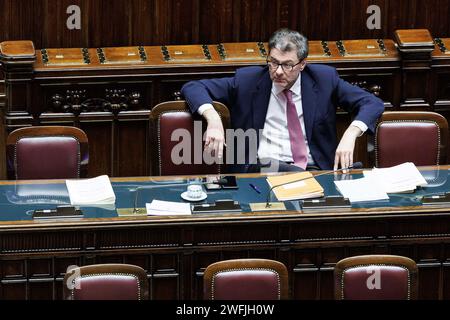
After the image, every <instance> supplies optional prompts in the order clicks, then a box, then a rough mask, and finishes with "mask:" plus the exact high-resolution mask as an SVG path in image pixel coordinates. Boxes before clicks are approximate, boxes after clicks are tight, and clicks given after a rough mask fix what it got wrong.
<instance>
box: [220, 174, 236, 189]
mask: <svg viewBox="0 0 450 320" xmlns="http://www.w3.org/2000/svg"><path fill="white" fill-rule="evenodd" d="M222 178H223V179H225V180H226V183H224V184H222V188H223V189H239V187H238V185H237V181H236V177H235V176H224V177H222Z"/></svg>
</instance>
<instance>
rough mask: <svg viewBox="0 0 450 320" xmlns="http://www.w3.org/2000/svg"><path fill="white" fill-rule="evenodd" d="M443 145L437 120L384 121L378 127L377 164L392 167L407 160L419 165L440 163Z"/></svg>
mask: <svg viewBox="0 0 450 320" xmlns="http://www.w3.org/2000/svg"><path fill="white" fill-rule="evenodd" d="M439 144H440V133H439V127H438V126H437V124H436V123H435V122H432V121H415V122H414V121H400V122H396V121H392V122H390V121H386V122H382V123H380V125H379V126H378V128H377V140H376V162H377V166H378V167H391V166H395V165H398V164H401V163H403V162H413V163H414V164H415V165H416V166H424V165H436V164H439Z"/></svg>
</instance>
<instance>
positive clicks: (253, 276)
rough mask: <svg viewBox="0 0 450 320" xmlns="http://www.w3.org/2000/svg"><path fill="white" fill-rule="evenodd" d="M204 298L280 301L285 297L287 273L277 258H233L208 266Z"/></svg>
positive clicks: (205, 275) (286, 292) (204, 282)
mask: <svg viewBox="0 0 450 320" xmlns="http://www.w3.org/2000/svg"><path fill="white" fill-rule="evenodd" d="M203 293H204V294H203V297H204V299H205V300H280V299H287V296H288V272H287V269H286V266H285V265H284V264H283V263H281V262H278V261H274V260H267V259H235V260H225V261H219V262H216V263H213V264H211V265H209V266H208V267H207V268H206V270H205V273H204V276H203Z"/></svg>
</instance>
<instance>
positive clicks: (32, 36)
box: [0, 0, 450, 48]
mask: <svg viewBox="0 0 450 320" xmlns="http://www.w3.org/2000/svg"><path fill="white" fill-rule="evenodd" d="M372 4H374V5H378V6H379V7H380V9H381V29H379V30H369V29H368V28H367V26H366V20H367V18H368V17H369V15H368V14H367V13H366V10H367V7H368V6H369V5H372ZM69 5H78V6H79V7H80V9H81V30H76V29H74V30H69V29H68V28H67V27H66V20H67V18H68V17H69V14H67V13H66V10H67V7H68V6H69ZM0 9H1V10H0V17H1V19H0V41H4V40H21V39H27V40H32V41H33V42H34V43H35V45H36V46H37V47H38V48H55V47H66V48H68V47H108V46H127V45H144V44H145V45H161V44H197V43H200V44H201V43H220V42H245V41H267V38H268V37H269V36H270V34H271V33H272V32H273V31H275V30H276V29H278V28H280V27H289V28H293V29H297V30H300V31H302V32H303V33H305V35H306V36H307V37H308V38H309V39H311V40H339V39H367V38H369V39H370V38H392V37H393V33H394V31H395V30H397V29H403V28H415V29H417V28H427V29H429V30H430V32H431V33H432V34H433V35H434V36H440V37H448V36H449V35H450V24H449V23H448V16H450V4H449V1H448V0H358V1H353V0H327V1H325V0H321V1H318V0H210V1H203V0H114V1H110V0H22V1H15V0H0Z"/></svg>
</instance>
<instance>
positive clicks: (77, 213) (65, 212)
mask: <svg viewBox="0 0 450 320" xmlns="http://www.w3.org/2000/svg"><path fill="white" fill-rule="evenodd" d="M81 217H83V212H82V211H81V210H80V209H77V208H75V207H73V206H58V207H56V209H44V210H34V211H33V219H61V218H81Z"/></svg>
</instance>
